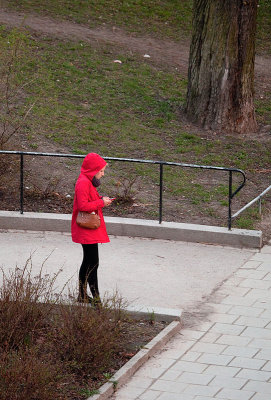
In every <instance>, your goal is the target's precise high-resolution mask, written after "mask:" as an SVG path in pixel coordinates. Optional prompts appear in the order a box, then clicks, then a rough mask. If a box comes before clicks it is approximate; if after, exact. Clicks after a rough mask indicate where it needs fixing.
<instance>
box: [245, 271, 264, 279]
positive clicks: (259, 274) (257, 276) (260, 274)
mask: <svg viewBox="0 0 271 400" xmlns="http://www.w3.org/2000/svg"><path fill="white" fill-rule="evenodd" d="M267 275H268V272H266V271H251V272H250V274H249V275H248V278H249V279H265V277H266V276H267Z"/></svg>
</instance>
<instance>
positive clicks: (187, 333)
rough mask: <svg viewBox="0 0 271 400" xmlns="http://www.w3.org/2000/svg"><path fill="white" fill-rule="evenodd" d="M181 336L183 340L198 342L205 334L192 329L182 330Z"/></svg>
mask: <svg viewBox="0 0 271 400" xmlns="http://www.w3.org/2000/svg"><path fill="white" fill-rule="evenodd" d="M180 334H181V336H182V338H183V339H188V340H198V339H200V338H201V337H202V336H203V335H204V332H202V331H198V330H192V329H182V330H181V331H180Z"/></svg>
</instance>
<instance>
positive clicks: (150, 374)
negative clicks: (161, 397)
mask: <svg viewBox="0 0 271 400" xmlns="http://www.w3.org/2000/svg"><path fill="white" fill-rule="evenodd" d="M165 371H166V368H148V367H147V366H146V365H145V366H143V367H141V368H140V369H139V370H138V371H137V372H136V373H135V376H143V377H146V378H153V379H157V378H159V376H161V375H162V374H163V373H164V372H165Z"/></svg>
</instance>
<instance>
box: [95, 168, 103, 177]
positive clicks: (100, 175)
mask: <svg viewBox="0 0 271 400" xmlns="http://www.w3.org/2000/svg"><path fill="white" fill-rule="evenodd" d="M105 168H106V166H105V167H103V168H102V169H101V171H99V172H97V174H96V175H95V178H96V179H101V177H102V176H104V171H105Z"/></svg>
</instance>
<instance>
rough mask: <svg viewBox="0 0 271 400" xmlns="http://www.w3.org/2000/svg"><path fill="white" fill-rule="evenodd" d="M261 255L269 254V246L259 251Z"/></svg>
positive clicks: (270, 247) (270, 248) (270, 250)
mask: <svg viewBox="0 0 271 400" xmlns="http://www.w3.org/2000/svg"><path fill="white" fill-rule="evenodd" d="M261 254H271V246H270V245H266V246H264V247H263V248H262V249H261Z"/></svg>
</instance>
